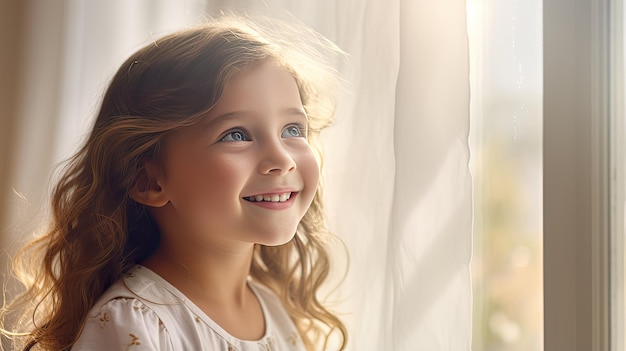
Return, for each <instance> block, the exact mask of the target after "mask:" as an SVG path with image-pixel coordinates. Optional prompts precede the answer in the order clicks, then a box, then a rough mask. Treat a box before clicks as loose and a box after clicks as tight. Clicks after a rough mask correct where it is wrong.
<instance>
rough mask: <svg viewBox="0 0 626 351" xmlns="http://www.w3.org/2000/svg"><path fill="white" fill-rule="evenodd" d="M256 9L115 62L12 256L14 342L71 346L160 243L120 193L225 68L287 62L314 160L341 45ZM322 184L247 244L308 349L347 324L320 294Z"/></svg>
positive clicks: (140, 210)
mask: <svg viewBox="0 0 626 351" xmlns="http://www.w3.org/2000/svg"><path fill="white" fill-rule="evenodd" d="M263 21H270V22H269V25H267V24H268V23H264V24H262V25H259V21H258V19H257V20H255V21H250V20H248V19H246V18H241V17H234V16H228V17H224V18H221V19H219V20H215V21H212V22H210V23H208V24H204V25H201V26H198V27H194V28H189V29H186V30H183V31H179V32H176V33H173V34H170V35H167V36H165V37H163V38H161V39H158V40H156V41H155V42H153V43H151V44H150V45H148V46H146V47H144V48H142V49H140V50H139V51H138V52H136V53H135V54H134V55H132V56H131V57H130V58H128V59H127V60H126V62H124V64H122V66H121V67H120V69H119V70H118V71H117V73H116V74H115V76H114V77H113V79H112V81H111V83H110V85H109V87H108V89H107V91H106V93H105V96H104V99H103V102H102V107H101V109H100V111H99V113H98V115H97V118H96V121H95V124H94V127H93V130H92V131H91V134H90V135H89V138H88V140H87V141H86V143H85V145H84V146H83V147H82V148H81V149H80V151H78V152H77V153H76V154H75V155H74V156H73V157H72V158H70V159H69V160H68V161H67V163H66V164H65V167H64V168H63V169H62V173H61V177H60V178H59V179H60V180H59V181H58V183H57V184H56V186H55V187H54V189H53V192H52V197H51V219H50V226H49V228H47V229H46V232H45V234H44V235H43V236H41V237H39V238H37V239H35V240H34V241H32V242H31V243H29V244H28V245H27V246H26V247H24V248H23V249H22V250H21V251H20V252H19V253H18V254H17V256H16V257H15V260H14V267H13V268H14V272H15V274H16V276H17V277H18V279H19V280H20V281H22V283H23V284H24V285H25V287H26V290H25V291H24V292H23V293H22V294H21V295H20V296H18V297H17V298H16V299H15V300H13V301H12V302H11V303H10V304H8V305H5V306H3V308H2V310H1V312H0V323H3V324H5V325H6V324H8V323H7V322H6V320H7V319H9V315H12V314H13V313H17V314H18V315H19V318H17V321H16V322H15V323H14V326H12V327H10V328H9V327H2V328H1V329H2V334H4V336H9V337H12V338H14V339H16V340H15V341H14V342H15V343H16V345H17V344H19V345H21V346H19V347H20V348H22V349H24V350H29V349H31V348H36V349H41V350H67V349H69V348H71V346H72V344H73V343H74V342H75V341H76V340H77V338H78V336H79V334H80V332H81V330H82V327H83V324H84V322H85V318H86V315H87V313H88V311H89V310H90V309H91V308H92V307H93V305H94V303H95V301H96V300H97V299H98V298H99V297H100V296H101V295H102V293H103V292H104V291H105V290H106V289H107V288H109V287H110V286H111V284H112V283H113V282H115V281H117V280H118V279H120V278H121V277H122V276H123V274H124V273H125V272H126V271H128V269H130V268H131V267H132V266H133V265H135V264H136V263H138V262H141V261H142V260H144V259H146V258H147V257H149V256H150V255H151V254H152V253H153V252H154V250H155V249H156V248H157V246H158V243H159V230H158V227H157V225H156V223H155V221H154V220H153V218H152V217H151V215H150V213H149V212H150V211H149V210H148V208H147V207H145V206H144V205H142V204H139V203H137V202H135V201H134V200H133V199H132V198H131V197H130V194H131V193H132V192H133V190H134V189H135V188H136V187H137V186H138V182H141V181H142V179H145V169H144V164H145V161H146V160H147V159H153V160H158V159H159V152H160V148H161V147H162V146H161V145H162V142H163V140H164V138H165V137H166V136H167V135H168V134H169V133H172V132H173V131H175V130H177V129H179V128H185V127H189V126H193V125H195V124H196V123H199V122H200V121H201V120H202V118H203V117H204V116H206V114H207V112H208V111H210V110H211V108H212V107H213V106H214V105H215V103H216V102H217V101H218V99H219V98H220V95H221V94H222V91H223V89H224V86H225V84H226V82H227V81H228V79H229V78H230V77H231V76H232V75H233V74H236V73H238V72H242V71H245V70H248V69H251V68H253V67H255V66H257V65H259V64H261V63H263V62H266V61H268V60H272V61H274V62H277V63H278V64H280V65H281V66H282V67H284V68H285V69H286V70H288V71H289V72H290V73H291V74H292V75H293V76H294V78H295V80H296V82H297V85H298V88H299V90H300V96H301V99H302V104H303V106H304V109H305V111H306V113H307V118H308V127H309V134H308V139H309V143H310V144H311V145H312V146H313V149H314V151H315V152H316V155H317V157H318V161H320V162H321V161H322V155H321V152H320V148H319V145H318V136H319V133H320V131H321V130H322V129H323V128H325V127H326V126H328V125H329V124H330V123H331V121H332V117H333V114H334V107H335V101H334V95H333V93H332V91H334V90H335V89H336V87H337V85H338V84H337V83H338V78H337V74H336V71H335V70H334V69H333V61H332V60H333V53H338V52H340V51H339V50H338V49H337V48H336V46H334V45H333V44H332V43H331V42H329V41H328V40H326V39H324V38H323V37H322V36H321V35H319V34H316V33H314V32H312V31H310V30H306V29H303V28H301V26H299V25H293V24H286V23H283V22H279V21H273V20H263ZM335 57H336V56H335ZM329 58H330V60H329ZM321 190H322V189H321V185H319V186H318V189H317V193H316V194H315V197H314V199H313V202H312V205H311V207H310V208H309V210H308V212H307V213H306V214H305V216H304V218H303V219H302V221H301V222H300V225H299V227H298V230H297V233H296V235H295V236H294V238H293V239H292V240H291V241H289V242H288V243H287V244H285V245H281V246H276V247H268V246H262V245H256V246H255V249H254V257H253V262H252V266H251V269H250V274H251V276H252V278H253V279H256V280H257V281H258V282H260V283H261V284H264V285H266V286H267V287H269V288H270V289H272V290H273V291H274V292H275V293H276V294H277V295H278V296H279V297H280V299H281V300H282V302H283V305H284V306H285V308H286V310H287V312H288V313H289V315H290V316H291V318H292V320H293V321H294V323H295V325H296V327H297V328H298V330H299V332H300V334H301V336H302V338H303V340H304V342H305V344H306V346H307V348H308V349H309V350H313V349H322V348H324V349H325V348H326V347H327V346H328V342H329V339H334V337H332V336H333V335H339V336H340V337H341V339H340V341H339V345H338V347H339V348H340V349H343V348H344V346H345V344H346V340H347V331H346V328H345V326H344V324H343V323H342V322H341V321H340V319H339V318H338V317H337V316H336V315H335V314H333V313H331V312H330V311H329V310H328V309H327V308H326V307H324V305H323V304H322V303H321V302H320V300H319V298H318V290H319V289H320V287H321V286H322V284H323V283H324V282H325V281H326V280H327V277H328V276H329V272H330V257H329V243H330V242H332V240H333V238H334V236H333V235H332V234H331V233H329V232H328V230H327V229H326V226H325V219H324V211H323V207H322V197H321V196H322V195H321ZM16 311H19V312H16ZM1 326H2V324H0V327H1ZM9 329H10V330H12V332H10V331H9ZM16 330H22V331H24V332H23V333H16V332H15V331H16Z"/></svg>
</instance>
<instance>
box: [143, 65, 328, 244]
mask: <svg viewBox="0 0 626 351" xmlns="http://www.w3.org/2000/svg"><path fill="white" fill-rule="evenodd" d="M306 128H307V119H306V115H305V113H304V109H303V107H302V103H301V101H300V94H299V91H298V87H297V85H296V82H295V79H294V78H293V76H292V75H291V74H290V73H288V72H287V71H286V70H284V69H283V68H281V67H279V66H278V65H276V64H273V63H264V64H262V65H260V66H258V67H256V68H254V69H252V70H251V71H247V72H243V73H241V74H239V75H236V76H235V77H233V78H232V79H231V80H230V81H229V82H228V83H227V84H226V86H225V89H224V92H223V95H222V97H221V98H220V100H219V101H218V103H217V105H216V106H215V108H214V109H213V110H211V112H210V113H209V115H208V116H207V118H206V120H205V122H203V124H201V125H198V126H194V127H191V128H187V129H183V130H180V131H177V132H175V133H174V134H173V135H172V136H171V137H169V138H168V139H167V140H166V141H165V146H164V151H163V171H162V172H160V173H159V176H158V177H157V183H158V185H159V186H160V187H161V191H162V192H163V194H164V195H165V196H166V197H167V200H169V202H168V203H167V204H166V205H165V206H163V207H160V208H157V209H155V212H154V215H155V216H156V219H157V221H158V223H159V225H160V227H161V231H162V235H163V236H164V238H165V239H167V238H168V236H169V237H170V238H175V239H176V240H180V239H181V238H183V236H184V237H186V238H189V239H190V240H191V242H190V243H197V244H198V245H205V244H215V243H216V241H217V242H222V243H234V242H247V243H259V244H264V245H279V244H283V243H285V242H287V241H289V240H290V239H291V238H292V237H293V235H294V234H295V232H296V229H297V226H298V223H299V222H300V220H301V219H302V217H303V216H304V214H305V213H306V211H307V209H308V208H309V206H310V204H311V201H312V199H313V196H314V194H315V191H316V188H317V183H318V178H319V168H318V164H317V161H316V159H315V157H314V154H313V152H312V150H311V148H310V146H309V144H308V142H307V138H306V133H307V130H306Z"/></svg>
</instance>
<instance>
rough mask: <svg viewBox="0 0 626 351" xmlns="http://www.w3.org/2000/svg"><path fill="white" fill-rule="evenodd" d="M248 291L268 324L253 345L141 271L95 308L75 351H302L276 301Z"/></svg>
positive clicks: (269, 294)
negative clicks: (223, 327)
mask: <svg viewBox="0 0 626 351" xmlns="http://www.w3.org/2000/svg"><path fill="white" fill-rule="evenodd" d="M249 285H250V288H251V289H252V291H253V292H254V294H255V295H256V297H257V298H258V300H259V303H260V304H261V308H262V310H263V316H264V318H265V335H264V336H263V337H262V338H261V339H259V340H255V341H249V340H240V339H237V338H235V337H233V336H232V335H230V334H229V333H228V332H226V331H225V330H224V329H222V328H221V327H220V326H219V325H218V324H217V323H215V322H214V321H213V320H212V319H211V318H209V316H207V315H206V314H205V313H204V312H203V311H202V310H200V308H198V307H197V306H196V305H195V304H193V303H192V302H191V301H190V300H189V299H188V298H187V297H186V296H185V295H183V294H182V293H181V292H180V291H179V290H178V289H176V288H175V287H174V286H172V285H171V284H169V283H168V282H167V281H166V280H165V279H163V278H161V277H160V276H159V275H157V274H156V273H155V272H153V271H151V270H150V269H148V268H146V267H144V266H140V265H137V266H135V267H134V268H132V269H131V270H130V271H129V272H128V273H127V274H126V275H125V276H124V278H123V279H122V280H120V281H118V282H117V283H115V284H113V285H112V286H111V287H110V288H109V289H108V290H107V291H106V292H105V293H104V294H103V296H102V297H101V298H100V299H99V300H98V302H96V304H95V306H94V307H93V308H92V309H91V311H90V313H89V315H88V316H87V321H86V323H85V327H84V329H83V331H82V333H81V335H80V337H79V339H78V341H77V342H76V343H75V344H74V346H73V347H72V351H82V350H88V351H98V350H101V351H116V350H124V351H143V350H151V351H152V350H163V351H165V350H167V351H174V350H177V351H179V350H180V351H183V350H185V351H188V350H216V351H217V350H220V351H221V350H225V351H292V350H294V351H304V350H305V347H304V345H303V343H302V340H301V339H300V335H299V334H298V332H297V330H296V327H295V326H294V324H293V322H292V321H291V319H290V318H289V315H288V314H287V312H286V311H285V309H284V307H283V305H282V303H281V302H280V300H279V299H278V298H277V297H276V295H274V294H273V293H272V292H271V291H270V290H269V289H267V288H265V287H263V286H261V285H258V284H255V283H254V282H253V281H249Z"/></svg>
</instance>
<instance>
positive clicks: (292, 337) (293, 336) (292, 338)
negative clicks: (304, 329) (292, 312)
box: [287, 331, 298, 346]
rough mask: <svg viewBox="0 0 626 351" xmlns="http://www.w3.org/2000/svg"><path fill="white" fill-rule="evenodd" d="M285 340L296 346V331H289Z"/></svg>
mask: <svg viewBox="0 0 626 351" xmlns="http://www.w3.org/2000/svg"><path fill="white" fill-rule="evenodd" d="M287 341H288V342H289V343H290V344H291V345H293V346H296V345H297V344H298V333H296V332H295V331H294V332H291V334H290V335H288V336H287Z"/></svg>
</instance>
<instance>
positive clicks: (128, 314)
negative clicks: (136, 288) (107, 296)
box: [72, 298, 173, 351]
mask: <svg viewBox="0 0 626 351" xmlns="http://www.w3.org/2000/svg"><path fill="white" fill-rule="evenodd" d="M87 350H88V351H118V350H119V351H144V350H161V351H171V350H173V347H172V344H171V341H170V337H169V335H168V333H167V330H166V329H165V327H164V326H163V323H161V320H160V319H159V317H158V316H157V315H156V313H154V311H152V310H151V309H150V308H149V307H147V306H146V305H144V304H143V303H142V302H141V301H139V300H137V299H131V298H118V299H114V300H111V301H109V302H107V303H106V304H105V305H103V306H102V307H101V308H100V309H99V310H96V311H95V312H93V313H92V314H90V315H89V316H88V317H87V321H86V322H85V327H84V329H83V331H82V333H81V335H80V337H79V338H78V341H76V343H74V346H73V347H72V351H87Z"/></svg>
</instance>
